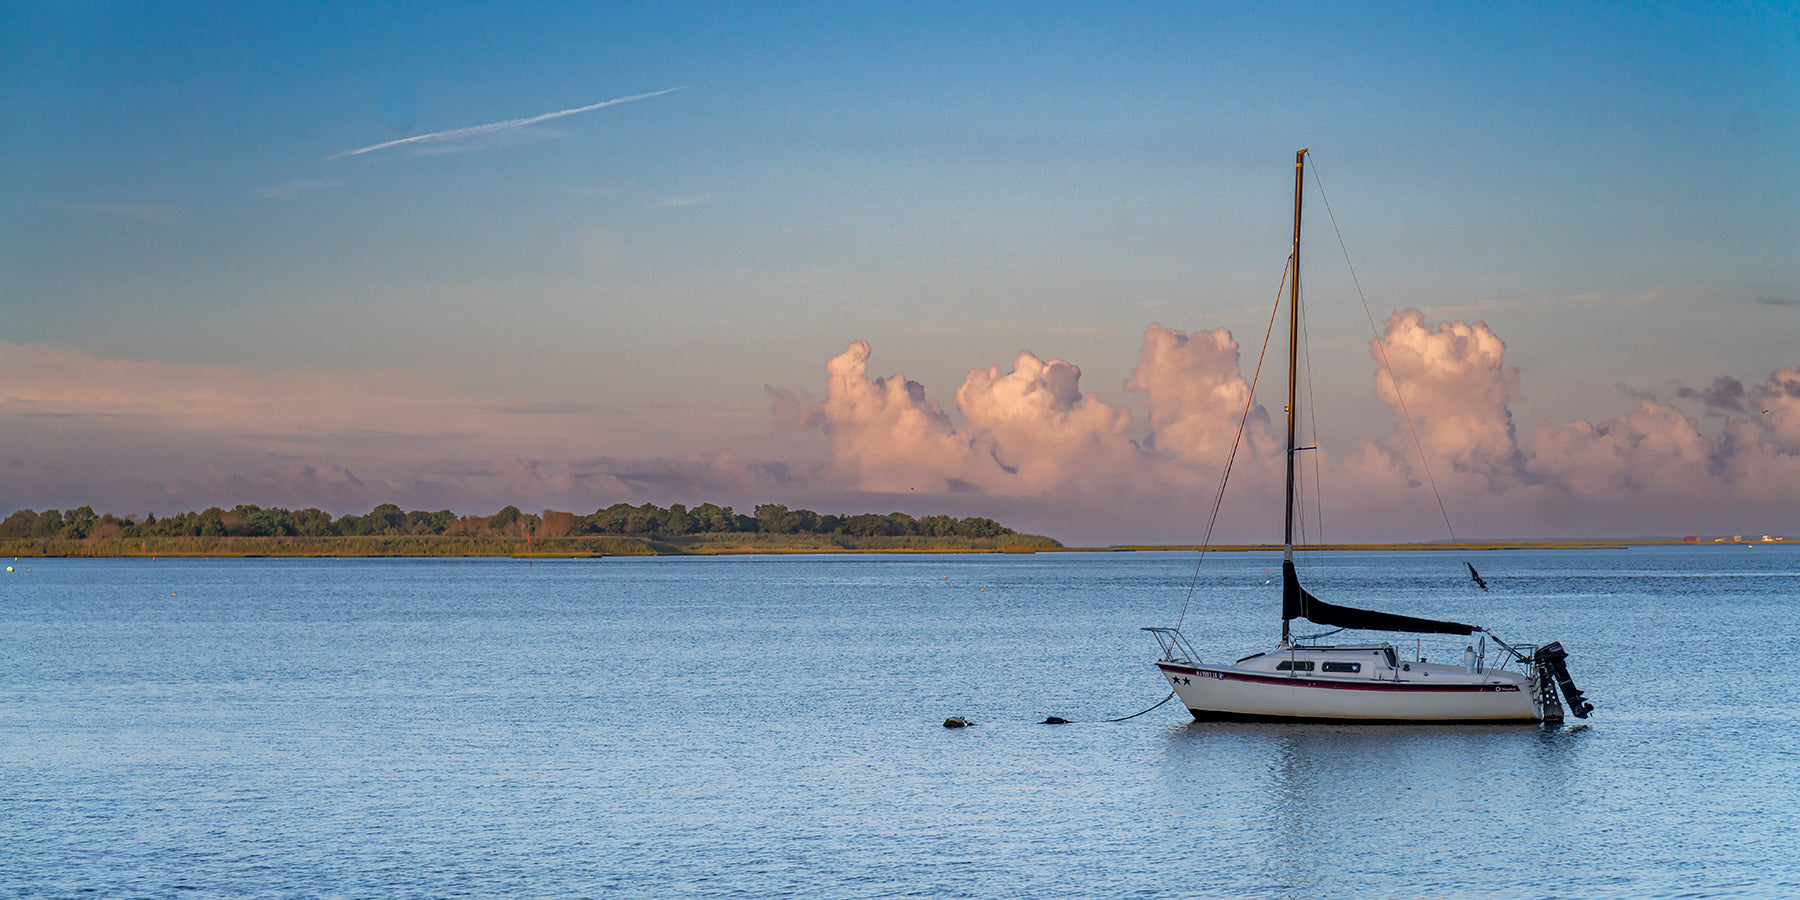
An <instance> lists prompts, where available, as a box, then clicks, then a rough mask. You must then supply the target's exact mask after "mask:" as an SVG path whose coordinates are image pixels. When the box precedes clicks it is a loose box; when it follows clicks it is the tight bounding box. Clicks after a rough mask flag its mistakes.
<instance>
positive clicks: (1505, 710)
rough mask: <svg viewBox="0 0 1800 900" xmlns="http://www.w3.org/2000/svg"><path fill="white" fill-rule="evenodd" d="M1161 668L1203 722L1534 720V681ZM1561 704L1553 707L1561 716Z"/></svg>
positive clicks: (1428, 671) (1451, 672) (1444, 674)
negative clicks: (1337, 676)
mask: <svg viewBox="0 0 1800 900" xmlns="http://www.w3.org/2000/svg"><path fill="white" fill-rule="evenodd" d="M1157 667H1158V668H1160V669H1161V670H1162V672H1163V675H1164V677H1166V678H1167V679H1168V680H1169V684H1170V686H1171V687H1172V688H1174V690H1175V694H1176V696H1178V697H1180V698H1181V702H1182V703H1183V704H1185V705H1186V706H1187V708H1188V711H1189V712H1191V713H1192V714H1193V716H1194V718H1195V719H1198V720H1200V721H1252V722H1261V721H1343V722H1370V723H1372V722H1440V723H1442V722H1537V721H1542V720H1543V719H1544V718H1545V710H1544V708H1543V705H1542V704H1541V703H1539V702H1538V699H1537V698H1538V696H1539V693H1540V692H1539V690H1538V685H1536V684H1535V683H1534V682H1533V680H1532V679H1530V678H1527V677H1526V676H1523V675H1520V674H1517V673H1514V672H1505V671H1490V672H1486V673H1482V674H1473V673H1465V672H1464V671H1462V670H1460V669H1456V668H1454V667H1450V666H1425V665H1419V667H1418V669H1416V670H1413V671H1411V672H1409V673H1408V675H1409V676H1410V677H1406V676H1402V675H1401V673H1399V672H1396V673H1395V676H1396V677H1394V678H1391V679H1390V678H1379V679H1378V678H1367V677H1349V678H1330V677H1318V676H1312V675H1303V674H1297V673H1285V672H1283V673H1276V672H1265V671H1256V670H1254V669H1251V668H1240V667H1238V666H1208V665H1190V664H1187V663H1181V662H1171V661H1166V660H1165V661H1162V662H1158V663H1157ZM1560 712H1561V710H1560V707H1559V708H1558V709H1557V710H1556V713H1557V716H1558V717H1560Z"/></svg>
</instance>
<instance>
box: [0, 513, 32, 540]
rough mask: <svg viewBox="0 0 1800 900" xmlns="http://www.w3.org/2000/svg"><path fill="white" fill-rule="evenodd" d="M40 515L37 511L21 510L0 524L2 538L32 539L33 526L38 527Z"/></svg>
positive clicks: (0, 536)
mask: <svg viewBox="0 0 1800 900" xmlns="http://www.w3.org/2000/svg"><path fill="white" fill-rule="evenodd" d="M37 519H38V514H37V510H35V509H21V510H19V511H17V512H15V513H13V514H12V515H10V516H7V517H6V521H4V522H0V538H23V537H30V536H31V532H32V528H33V526H35V525H37Z"/></svg>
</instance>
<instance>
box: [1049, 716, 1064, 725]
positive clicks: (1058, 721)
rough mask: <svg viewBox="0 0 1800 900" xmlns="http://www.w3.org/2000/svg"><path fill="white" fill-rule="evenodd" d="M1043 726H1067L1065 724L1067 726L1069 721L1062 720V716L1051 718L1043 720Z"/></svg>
mask: <svg viewBox="0 0 1800 900" xmlns="http://www.w3.org/2000/svg"><path fill="white" fill-rule="evenodd" d="M1044 724H1045V725H1067V724H1069V720H1068V719H1065V718H1063V717H1062V716H1051V717H1050V718H1048V719H1045V720H1044Z"/></svg>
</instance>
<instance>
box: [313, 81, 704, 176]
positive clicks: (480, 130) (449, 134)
mask: <svg viewBox="0 0 1800 900" xmlns="http://www.w3.org/2000/svg"><path fill="white" fill-rule="evenodd" d="M685 87H686V85H682V87H672V88H666V89H664V90H660V91H651V92H650V93H648V94H633V95H631V96H629V97H615V98H614V99H611V100H602V101H601V102H599V103H590V104H588V105H587V106H577V107H575V108H574V109H565V110H562V111H560V112H551V113H544V114H543V115H541V116H531V117H529V118H525V119H507V120H506V121H504V122H489V123H488V124H486V125H471V126H469V127H468V128H452V129H451V130H449V131H434V132H432V133H431V134H415V135H413V136H412V137H406V138H401V139H399V140H397V141H388V142H386V143H382V144H374V145H372V146H368V147H363V148H362V149H360V150H345V151H344V152H342V153H339V154H336V155H334V156H327V157H325V158H326V159H327V160H333V159H343V158H344V157H346V156H361V155H362V154H364V153H373V152H375V151H377V150H386V149H387V148H389V147H398V146H400V145H401V144H417V143H422V142H425V141H454V140H456V139H458V138H466V137H474V136H475V135H478V134H491V133H493V132H496V131H505V130H507V129H509V128H524V127H525V126H527V125H536V124H537V123H539V122H548V121H550V120H551V119H560V118H562V117H563V116H572V115H575V114H576V113H584V112H589V111H592V110H596V109H599V108H601V107H603V106H618V105H619V104H621V103H630V102H632V101H634V100H648V99H650V98H651V97H661V96H662V95H664V94H672V93H674V92H676V91H679V90H681V89H682V88H685Z"/></svg>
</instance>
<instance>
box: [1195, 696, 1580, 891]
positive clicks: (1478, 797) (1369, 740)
mask: <svg viewBox="0 0 1800 900" xmlns="http://www.w3.org/2000/svg"><path fill="white" fill-rule="evenodd" d="M1589 736H1590V732H1589V731H1588V729H1587V726H1586V725H1585V724H1580V725H1552V724H1525V725H1518V724H1514V725H1417V726H1415V725H1336V724H1219V723H1207V722H1191V723H1187V724H1184V725H1179V726H1175V727H1172V728H1170V729H1169V732H1168V741H1167V745H1166V746H1167V751H1168V757H1169V759H1168V762H1169V763H1170V765H1168V766H1167V767H1166V771H1167V773H1168V775H1169V787H1170V788H1171V789H1173V790H1175V791H1177V792H1179V793H1180V794H1181V795H1182V796H1183V797H1184V799H1185V800H1186V801H1187V802H1189V803H1192V804H1194V805H1195V806H1196V807H1197V808H1198V814H1199V818H1198V819H1197V820H1196V821H1201V822H1204V821H1208V820H1211V821H1213V822H1216V823H1218V824H1219V825H1221V826H1228V830H1229V831H1230V832H1232V833H1233V834H1234V835H1235V836H1236V839H1237V840H1236V844H1235V845H1233V846H1221V847H1213V848H1210V850H1209V852H1215V853H1221V852H1222V853H1232V854H1234V855H1236V862H1237V864H1238V865H1241V866H1242V867H1243V870H1244V871H1246V872H1249V873H1254V874H1256V875H1258V876H1260V878H1259V879H1258V880H1261V881H1264V882H1265V883H1266V886H1267V888H1268V889H1269V890H1270V891H1272V892H1274V893H1276V894H1278V895H1288V894H1292V895H1296V896H1300V895H1306V894H1307V893H1308V892H1309V891H1310V890H1312V889H1314V888H1317V889H1320V890H1326V889H1330V890H1337V891H1341V889H1342V888H1343V887H1344V886H1345V885H1346V883H1347V882H1346V875H1347V874H1350V873H1363V874H1364V875H1366V881H1367V883H1368V884H1369V885H1371V886H1373V885H1380V884H1386V885H1393V884H1396V883H1402V884H1410V885H1413V886H1414V887H1417V888H1420V889H1422V890H1429V889H1431V888H1434V887H1435V888H1441V889H1443V890H1446V891H1449V892H1450V893H1451V894H1452V895H1462V894H1463V893H1467V892H1468V891H1470V890H1472V889H1474V888H1475V887H1476V886H1477V884H1478V883H1479V884H1480V885H1483V886H1486V887H1489V888H1495V887H1501V886H1503V885H1505V884H1506V883H1508V882H1509V880H1510V879H1512V878H1518V879H1520V881H1519V883H1528V882H1529V878H1530V877H1531V876H1530V875H1529V874H1527V873H1525V872H1522V871H1520V870H1519V868H1518V867H1519V866H1520V864H1521V862H1522V861H1521V860H1520V859H1519V858H1518V853H1519V849H1520V848H1521V847H1546V846H1559V845H1560V846H1565V847H1568V848H1569V849H1571V850H1577V849H1578V847H1579V838H1580V835H1579V834H1578V833H1577V832H1578V831H1579V828H1580V825H1579V823H1580V821H1581V820H1583V819H1584V818H1585V817H1583V816H1580V815H1568V814H1567V813H1570V812H1572V806H1573V805H1574V804H1577V803H1579V802H1581V800H1580V799H1579V797H1580V794H1581V791H1580V790H1579V786H1580V784H1581V781H1582V777H1583V770H1584V768H1585V759H1584V756H1585V754H1584V748H1585V746H1586V745H1587V744H1588V741H1587V740H1586V738H1587V737H1589ZM1559 832H1561V833H1560V834H1559ZM1472 836H1473V837H1472ZM1212 862H1213V864H1217V863H1218V862H1219V861H1218V860H1213V861H1212ZM1477 873H1480V874H1477ZM1472 877H1475V878H1479V879H1481V880H1480V881H1479V882H1473V881H1471V880H1470V879H1471V878H1472ZM1397 879H1398V880H1397ZM1354 880H1355V879H1352V881H1354Z"/></svg>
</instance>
